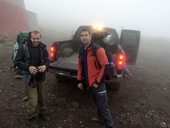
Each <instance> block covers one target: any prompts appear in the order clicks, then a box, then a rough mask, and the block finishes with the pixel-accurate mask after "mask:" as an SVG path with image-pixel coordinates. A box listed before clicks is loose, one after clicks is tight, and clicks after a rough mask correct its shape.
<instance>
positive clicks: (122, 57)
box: [116, 54, 125, 69]
mask: <svg viewBox="0 0 170 128" xmlns="http://www.w3.org/2000/svg"><path fill="white" fill-rule="evenodd" d="M124 65H125V55H124V54H118V56H117V65H116V66H117V68H118V69H123V68H124Z"/></svg>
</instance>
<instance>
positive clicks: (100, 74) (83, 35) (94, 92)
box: [77, 29, 113, 128]
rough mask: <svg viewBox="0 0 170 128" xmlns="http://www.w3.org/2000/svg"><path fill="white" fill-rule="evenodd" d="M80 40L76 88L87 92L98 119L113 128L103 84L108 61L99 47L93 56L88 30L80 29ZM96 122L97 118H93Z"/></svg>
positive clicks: (107, 126)
mask: <svg viewBox="0 0 170 128" xmlns="http://www.w3.org/2000/svg"><path fill="white" fill-rule="evenodd" d="M80 39H81V42H82V44H83V47H82V48H81V49H80V52H79V58H78V76H77V79H78V81H79V83H78V88H80V89H81V90H87V91H88V92H89V93H90V94H91V96H92V98H93V100H94V102H95V103H96V105H97V109H98V111H97V113H98V119H99V120H101V121H103V122H104V124H105V126H106V128H113V123H112V116H111V112H110V110H109V107H108V103H107V91H106V87H105V82H104V79H103V78H104V74H105V73H104V72H105V66H106V65H107V64H108V59H107V56H106V53H105V50H104V48H102V47H100V48H98V49H97V51H96V55H93V47H94V45H97V44H93V43H91V34H90V31H89V30H88V29H82V31H81V32H80ZM93 120H96V121H97V118H96V119H95V118H93Z"/></svg>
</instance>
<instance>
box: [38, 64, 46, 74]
mask: <svg viewBox="0 0 170 128" xmlns="http://www.w3.org/2000/svg"><path fill="white" fill-rule="evenodd" d="M45 70H46V66H45V65H42V66H38V71H39V72H45Z"/></svg>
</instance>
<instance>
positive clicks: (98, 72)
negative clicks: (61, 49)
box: [77, 47, 108, 86]
mask: <svg viewBox="0 0 170 128" xmlns="http://www.w3.org/2000/svg"><path fill="white" fill-rule="evenodd" d="M96 57H97V58H96ZM98 63H100V67H99V64H98ZM106 64H108V59H107V56H106V53H105V50H104V48H99V49H97V51H96V56H94V55H93V54H92V48H91V47H89V48H88V49H87V68H88V69H87V70H88V71H87V73H88V81H89V86H92V85H93V84H94V83H95V82H97V83H100V81H101V79H102V77H103V75H104V70H105V65H106ZM77 80H78V81H82V60H81V56H80V55H79V56H78V74H77Z"/></svg>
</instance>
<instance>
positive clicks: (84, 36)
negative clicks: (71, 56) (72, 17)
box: [80, 31, 91, 45]
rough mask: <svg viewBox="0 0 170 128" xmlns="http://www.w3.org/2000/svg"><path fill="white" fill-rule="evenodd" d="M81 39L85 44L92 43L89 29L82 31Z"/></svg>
mask: <svg viewBox="0 0 170 128" xmlns="http://www.w3.org/2000/svg"><path fill="white" fill-rule="evenodd" d="M80 40H81V42H82V44H83V45H87V44H89V43H90V41H91V35H90V33H89V32H88V31H82V32H81V33H80Z"/></svg>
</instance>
